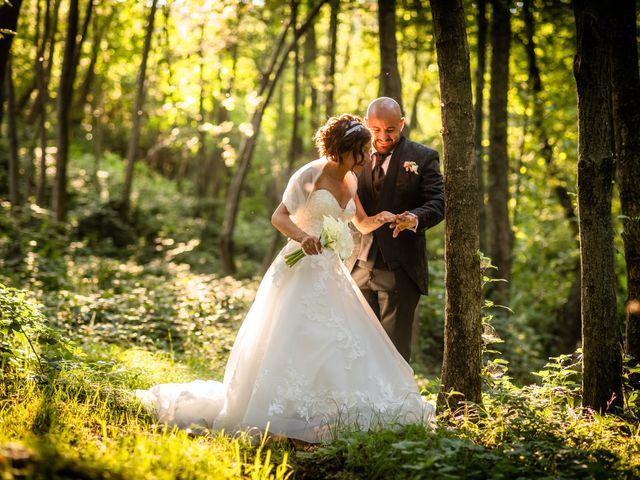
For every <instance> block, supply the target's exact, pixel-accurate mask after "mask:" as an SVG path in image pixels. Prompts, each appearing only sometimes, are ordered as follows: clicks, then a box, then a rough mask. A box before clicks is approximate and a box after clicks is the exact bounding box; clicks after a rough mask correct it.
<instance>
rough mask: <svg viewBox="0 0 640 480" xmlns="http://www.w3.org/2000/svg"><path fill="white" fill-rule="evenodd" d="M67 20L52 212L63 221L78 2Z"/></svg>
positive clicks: (57, 108)
mask: <svg viewBox="0 0 640 480" xmlns="http://www.w3.org/2000/svg"><path fill="white" fill-rule="evenodd" d="M68 15H69V16H68V18H67V38H66V40H65V44H64V56H63V60H62V73H61V74H60V85H59V87H58V97H57V99H56V110H57V118H56V122H57V124H56V141H57V144H58V145H57V147H58V153H57V156H56V178H55V185H54V194H53V211H54V213H55V219H56V220H57V221H59V222H63V221H64V220H66V217H67V162H68V157H69V112H70V110H71V102H72V100H73V83H74V80H75V76H76V70H75V68H74V62H75V55H76V54H75V52H76V48H77V43H76V35H77V33H78V0H71V1H70V3H69V14H68Z"/></svg>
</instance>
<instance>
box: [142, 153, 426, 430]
mask: <svg viewBox="0 0 640 480" xmlns="http://www.w3.org/2000/svg"><path fill="white" fill-rule="evenodd" d="M325 165H326V160H324V159H320V160H316V161H314V162H311V163H310V164H307V165H306V166H304V167H302V168H301V169H300V170H299V171H298V172H296V174H294V176H293V177H292V179H291V180H290V182H289V185H288V187H287V191H285V194H284V197H283V202H284V203H285V205H286V206H287V208H288V210H289V212H291V213H292V218H293V220H294V222H295V223H296V224H297V225H298V226H299V227H300V228H302V229H303V230H304V231H306V232H308V233H310V234H313V235H319V234H320V231H321V229H322V222H323V216H324V215H331V216H333V217H335V218H337V219H340V220H343V221H349V220H350V219H351V218H352V217H353V216H354V214H355V210H356V207H355V202H354V200H353V198H352V199H351V200H349V202H348V204H347V205H346V206H345V208H342V207H341V206H340V205H339V204H338V201H337V200H336V198H335V197H334V196H333V194H331V193H330V192H329V191H328V190H315V189H314V188H313V186H314V184H315V180H317V178H318V177H319V175H320V174H321V173H322V169H323V168H324V166H325ZM349 176H350V178H349V179H350V181H352V182H355V176H352V175H351V174H349ZM353 192H355V184H354V185H353ZM299 247H300V245H299V244H298V243H296V242H293V241H289V243H288V244H287V245H286V246H285V247H284V249H283V250H282V251H281V252H280V253H279V255H278V257H277V258H276V259H275V260H274V262H273V264H272V265H271V267H270V268H269V270H268V271H267V273H266V274H265V276H264V278H263V280H262V283H261V284H260V287H259V288H258V291H257V294H256V298H255V301H254V303H253V305H252V306H251V308H250V310H249V312H248V314H247V316H246V318H245V320H244V322H243V324H242V326H241V327H240V330H239V332H238V336H237V338H236V340H235V343H234V345H233V348H232V351H231V354H230V357H229V360H228V363H227V366H226V370H225V375H224V381H223V382H222V383H220V382H216V381H201V380H198V381H194V382H191V383H187V384H164V385H157V386H155V387H152V388H151V389H150V390H138V391H137V392H136V393H137V395H138V397H139V398H140V399H141V400H142V402H143V403H144V404H146V405H147V407H149V408H151V409H153V410H154V411H155V412H156V414H157V415H158V417H159V420H160V421H161V422H165V423H167V424H169V425H177V426H179V427H181V428H187V427H189V426H192V425H194V424H195V425H199V426H204V427H207V428H211V429H213V430H224V431H225V432H228V433H235V432H237V431H240V430H249V429H254V430H255V429H257V431H258V432H263V431H264V430H265V429H266V428H267V425H268V431H269V433H273V434H280V435H284V436H287V437H290V438H295V439H300V440H304V441H307V442H320V441H324V440H330V439H332V438H333V437H334V436H335V435H336V434H337V433H339V432H340V431H341V430H342V429H347V430H353V429H358V430H367V429H370V428H375V427H376V426H379V425H380V426H388V427H393V426H395V425H399V424H406V423H420V424H425V425H432V424H433V422H434V415H435V408H434V406H433V405H432V404H431V403H430V402H427V401H425V400H424V399H423V398H422V397H421V395H420V393H419V390H418V386H417V385H416V383H415V380H414V377H413V370H412V369H411V367H410V366H409V364H407V362H406V361H405V360H404V359H403V358H402V356H401V355H400V354H399V353H398V352H397V351H396V349H395V347H394V346H393V344H392V343H391V341H390V339H389V337H388V336H387V334H386V332H385V331H384V329H383V328H382V326H381V325H380V322H379V321H378V319H377V318H376V317H375V314H374V313H373V311H372V310H371V308H370V307H369V305H368V304H367V302H366V301H365V299H364V298H363V297H362V294H361V293H360V290H359V289H358V287H357V286H356V284H355V283H354V282H353V280H352V279H351V275H350V274H349V272H348V271H347V269H346V268H345V266H344V264H343V263H342V261H341V260H340V259H339V257H338V256H337V254H336V253H334V252H332V251H330V250H328V249H324V250H323V252H322V254H320V255H313V256H306V257H304V258H303V259H302V260H300V261H299V262H298V263H297V264H296V265H294V266H293V267H287V266H286V264H285V261H284V256H285V255H286V254H288V253H290V252H292V251H294V250H296V249H297V248H299Z"/></svg>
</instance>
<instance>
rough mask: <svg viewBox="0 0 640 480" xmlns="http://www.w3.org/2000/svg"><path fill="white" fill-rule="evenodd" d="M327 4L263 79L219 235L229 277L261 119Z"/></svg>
mask: <svg viewBox="0 0 640 480" xmlns="http://www.w3.org/2000/svg"><path fill="white" fill-rule="evenodd" d="M326 2H327V0H320V1H319V2H318V4H317V5H316V6H315V7H314V8H313V9H312V10H311V11H310V12H309V15H308V16H307V19H306V20H305V21H304V23H303V24H302V26H301V27H300V28H299V29H296V31H295V33H294V37H293V39H292V40H291V42H290V43H289V44H288V46H287V47H286V48H285V49H284V52H282V55H278V54H279V53H280V52H279V51H278V50H276V51H274V57H273V58H278V57H279V60H277V61H274V60H273V58H272V61H271V65H273V69H272V70H271V72H272V73H271V72H269V70H267V72H268V73H267V74H264V75H263V82H262V84H261V86H260V91H259V93H260V97H262V98H263V100H262V103H261V104H260V105H259V106H258V107H257V109H256V111H255V112H254V113H253V116H252V118H251V126H252V130H253V133H252V135H250V136H247V137H245V138H244V139H243V141H242V144H241V145H240V153H239V154H238V161H237V166H236V170H235V172H234V173H233V178H232V179H231V185H229V191H228V193H227V200H226V203H225V214H224V221H223V223H222V229H221V232H220V258H221V260H222V267H223V271H224V273H225V274H227V275H231V274H232V273H234V272H235V262H234V254H233V231H234V230H235V224H236V219H237V216H238V206H239V203H240V193H241V191H242V186H243V184H244V180H245V178H246V175H247V172H248V170H249V165H250V163H251V159H252V158H253V151H254V149H255V146H256V143H257V140H258V135H259V134H260V125H261V123H262V117H263V115H264V112H265V110H266V108H267V105H268V104H269V101H270V100H271V96H272V95H273V91H274V89H275V86H276V84H277V82H278V79H279V78H280V75H281V74H282V70H283V69H284V66H285V64H286V61H287V57H288V55H289V54H290V53H291V51H292V50H293V49H294V47H295V46H296V44H297V42H298V40H299V39H300V37H301V36H302V35H304V33H305V32H306V31H307V29H308V28H309V26H310V25H311V24H312V23H313V22H314V21H315V19H316V16H317V15H318V12H319V11H320V8H321V7H322V5H324V4H325V3H326ZM289 23H290V22H287V24H285V26H284V27H283V29H288V27H289ZM276 62H277V67H276ZM263 94H264V95H263Z"/></svg>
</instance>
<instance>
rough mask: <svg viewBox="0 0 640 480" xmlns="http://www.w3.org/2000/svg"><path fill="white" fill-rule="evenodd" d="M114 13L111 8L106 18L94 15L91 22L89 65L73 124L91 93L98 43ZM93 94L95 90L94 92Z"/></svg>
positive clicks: (78, 120) (80, 115) (78, 122)
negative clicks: (91, 37)
mask: <svg viewBox="0 0 640 480" xmlns="http://www.w3.org/2000/svg"><path fill="white" fill-rule="evenodd" d="M114 14H115V9H113V10H111V12H110V13H109V15H108V16H107V18H106V19H105V20H104V21H103V22H102V24H99V23H100V19H99V17H95V16H94V22H93V31H94V36H93V39H92V42H91V57H90V59H89V65H88V66H87V70H86V73H85V75H84V79H83V81H82V85H81V86H80V88H79V89H78V96H77V101H76V103H75V109H74V110H75V111H76V114H75V116H74V125H79V124H80V121H81V120H82V117H83V116H84V110H85V107H86V106H87V105H89V104H90V103H91V102H89V101H88V100H87V99H88V98H89V94H90V93H91V89H92V87H93V82H94V80H95V78H96V65H97V63H98V56H99V54H100V52H101V49H100V44H101V43H102V38H103V37H104V34H105V32H106V31H107V30H108V29H109V25H110V24H111V21H112V20H113V16H114ZM94 96H95V92H94Z"/></svg>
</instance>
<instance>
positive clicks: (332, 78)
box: [324, 0, 340, 118]
mask: <svg viewBox="0 0 640 480" xmlns="http://www.w3.org/2000/svg"><path fill="white" fill-rule="evenodd" d="M339 11H340V0H331V17H330V20H329V53H328V55H329V64H328V65H327V74H326V79H325V89H326V90H325V108H324V109H325V115H326V117H327V118H328V117H331V116H332V115H333V109H334V104H333V102H334V93H335V87H336V54H337V52H338V47H337V44H338V12H339Z"/></svg>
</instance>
